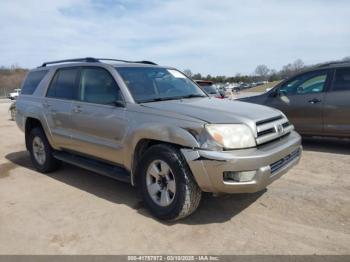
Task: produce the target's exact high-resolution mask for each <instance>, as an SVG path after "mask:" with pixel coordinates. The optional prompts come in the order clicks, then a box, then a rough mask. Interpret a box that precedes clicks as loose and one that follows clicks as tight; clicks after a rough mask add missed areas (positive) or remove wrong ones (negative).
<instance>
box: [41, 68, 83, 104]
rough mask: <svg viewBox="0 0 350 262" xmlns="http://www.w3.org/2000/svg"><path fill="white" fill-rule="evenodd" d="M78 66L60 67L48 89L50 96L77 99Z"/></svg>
mask: <svg viewBox="0 0 350 262" xmlns="http://www.w3.org/2000/svg"><path fill="white" fill-rule="evenodd" d="M78 71H79V70H78V68H69V69H59V70H58V71H57V72H56V74H55V76H54V78H53V81H52V83H51V85H50V87H49V90H48V91H47V96H48V97H54V98H61V99H76V97H77V87H76V81H77V76H78Z"/></svg>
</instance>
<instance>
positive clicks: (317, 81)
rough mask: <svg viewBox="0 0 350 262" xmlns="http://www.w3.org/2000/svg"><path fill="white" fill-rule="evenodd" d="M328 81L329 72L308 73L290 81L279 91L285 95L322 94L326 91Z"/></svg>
mask: <svg viewBox="0 0 350 262" xmlns="http://www.w3.org/2000/svg"><path fill="white" fill-rule="evenodd" d="M326 80H327V71H318V72H311V73H306V74H303V75H301V76H297V77H295V78H293V79H292V80H291V81H288V82H287V83H285V84H284V85H283V86H281V87H280V90H279V91H280V92H281V93H282V94H285V95H302V94H313V93H321V92H323V91H324V88H325V84H326Z"/></svg>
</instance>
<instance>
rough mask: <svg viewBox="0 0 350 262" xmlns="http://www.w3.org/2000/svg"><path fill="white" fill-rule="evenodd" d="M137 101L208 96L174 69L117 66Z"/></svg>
mask: <svg viewBox="0 0 350 262" xmlns="http://www.w3.org/2000/svg"><path fill="white" fill-rule="evenodd" d="M116 69H117V71H118V72H119V74H120V75H121V77H122V78H123V80H124V82H125V84H126V85H127V86H128V88H129V90H130V92H131V94H132V96H133V97H134V99H135V101H136V102H139V103H142V102H148V101H155V100H159V99H161V100H167V99H180V98H184V97H197V96H200V97H201V96H203V97H206V94H204V93H203V91H202V90H201V89H200V88H199V87H198V86H197V85H196V84H194V83H193V82H192V81H191V80H190V79H188V78H187V77H186V76H185V75H184V74H182V73H180V72H179V71H177V70H174V69H166V68H156V67H118V68H116Z"/></svg>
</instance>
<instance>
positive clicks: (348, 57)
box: [342, 56, 350, 62]
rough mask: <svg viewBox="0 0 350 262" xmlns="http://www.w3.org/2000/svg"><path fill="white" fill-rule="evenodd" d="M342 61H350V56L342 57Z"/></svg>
mask: <svg viewBox="0 0 350 262" xmlns="http://www.w3.org/2000/svg"><path fill="white" fill-rule="evenodd" d="M342 61H345V62H350V56H346V57H344V58H343V59H342Z"/></svg>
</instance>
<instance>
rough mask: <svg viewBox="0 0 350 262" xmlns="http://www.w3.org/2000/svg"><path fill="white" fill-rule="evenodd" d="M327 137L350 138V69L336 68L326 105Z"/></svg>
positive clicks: (325, 125)
mask: <svg viewBox="0 0 350 262" xmlns="http://www.w3.org/2000/svg"><path fill="white" fill-rule="evenodd" d="M324 131H325V134H326V135H334V136H347V137H350V67H344V68H336V69H335V71H334V77H333V81H332V85H331V88H330V90H329V92H327V95H326V99H325V104H324Z"/></svg>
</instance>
